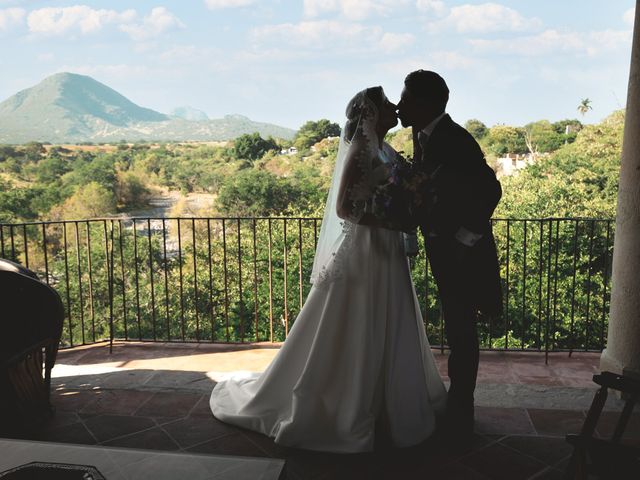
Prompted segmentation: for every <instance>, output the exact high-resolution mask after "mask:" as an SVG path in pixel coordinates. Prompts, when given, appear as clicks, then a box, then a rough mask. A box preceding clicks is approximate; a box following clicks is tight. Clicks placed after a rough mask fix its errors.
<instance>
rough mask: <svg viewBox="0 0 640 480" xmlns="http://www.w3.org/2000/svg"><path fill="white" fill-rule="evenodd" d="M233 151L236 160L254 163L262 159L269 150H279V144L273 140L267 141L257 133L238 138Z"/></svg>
mask: <svg viewBox="0 0 640 480" xmlns="http://www.w3.org/2000/svg"><path fill="white" fill-rule="evenodd" d="M233 150H234V153H235V156H236V158H238V159H242V160H250V161H254V160H258V159H259V158H262V156H263V155H264V154H265V153H267V152H268V151H269V150H278V144H277V143H276V142H275V140H273V138H269V139H267V140H265V139H263V138H262V137H261V136H260V134H259V133H257V132H256V133H251V134H247V135H241V136H240V137H238V138H236V140H235V141H234V147H233Z"/></svg>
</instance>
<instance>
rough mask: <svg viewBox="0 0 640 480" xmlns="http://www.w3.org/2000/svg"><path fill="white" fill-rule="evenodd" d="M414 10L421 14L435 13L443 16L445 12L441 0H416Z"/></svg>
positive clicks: (445, 9) (445, 8)
mask: <svg viewBox="0 0 640 480" xmlns="http://www.w3.org/2000/svg"><path fill="white" fill-rule="evenodd" d="M416 8H417V9H418V10H420V11H421V12H426V13H435V14H436V15H438V16H440V15H444V14H445V13H446V11H447V7H446V6H445V4H444V2H443V1H442V0H416Z"/></svg>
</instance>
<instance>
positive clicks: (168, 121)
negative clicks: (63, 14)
mask: <svg viewBox="0 0 640 480" xmlns="http://www.w3.org/2000/svg"><path fill="white" fill-rule="evenodd" d="M194 111H195V109H193V110H191V111H189V112H188V113H189V115H184V113H183V112H182V111H181V112H180V113H183V115H184V116H186V117H188V118H180V117H179V116H169V115H165V114H163V113H160V112H156V111H154V110H151V109H148V108H144V107H140V106H138V105H136V104H135V103H133V102H131V101H130V100H128V99H127V98H126V97H124V96H123V95H121V94H120V93H118V92H116V91H115V90H113V89H112V88H110V87H108V86H107V85H104V84H103V83H100V82H98V81H96V80H94V79H93V78H91V77H88V76H85V75H77V74H73V73H57V74H55V75H51V76H50V77H47V78H45V79H44V80H43V81H42V82H40V83H39V84H37V85H35V86H34V87H31V88H27V89H26V90H22V91H20V92H18V93H16V94H15V95H12V96H11V97H9V98H8V99H6V100H5V101H3V102H2V103H0V143H26V142H30V141H39V142H51V143H78V142H114V141H120V140H123V139H125V140H129V141H136V140H149V141H154V140H155V141H158V140H161V141H188V140H192V141H218V140H229V139H232V138H235V137H237V136H239V135H242V134H245V133H253V132H258V133H260V135H261V136H262V137H268V136H273V137H277V138H283V139H291V138H293V135H294V133H295V132H294V131H293V130H291V129H288V128H284V127H280V126H277V125H273V124H269V123H260V122H254V121H252V120H250V119H249V118H247V117H244V116H241V115H227V116H225V117H224V118H221V119H206V118H205V117H203V116H196V115H194V114H193V112H194ZM189 118H199V120H191V119H189Z"/></svg>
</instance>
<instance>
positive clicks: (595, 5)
mask: <svg viewBox="0 0 640 480" xmlns="http://www.w3.org/2000/svg"><path fill="white" fill-rule="evenodd" d="M634 5H635V2H634V0H609V1H605V0H563V1H555V0H553V1H552V0H538V1H530V0H502V1H500V0H496V1H495V2H480V1H471V0H467V1H453V0H305V1H289V0H183V1H164V2H163V1H161V0H151V1H148V0H137V1H129V2H125V1H120V0H112V1H109V2H106V1H83V0H76V1H56V0H52V1H36V0H0V71H2V72H3V74H2V75H0V100H4V99H5V98H7V97H8V96H10V95H12V94H13V93H15V92H17V91H19V90H21V89H23V88H27V87H29V86H32V85H34V84H36V83H38V82H39V81H40V80H41V79H43V78H44V77H46V76H47V75H50V74H52V73H55V72H60V71H70V72H76V73H82V74H86V75H90V76H92V77H94V78H95V79H97V80H99V81H101V82H104V83H106V84H107V85H109V86H111V87H112V88H115V89H116V90H118V91H119V92H121V93H122V94H124V95H125V96H127V97H128V98H130V99H131V100H133V101H134V102H136V103H138V104H140V105H142V106H145V107H149V108H153V109H155V110H159V111H161V112H165V113H168V112H169V111H171V110H172V109H173V108H175V107H178V106H185V105H188V106H192V107H195V108H199V109H201V110H204V111H205V112H206V113H207V114H208V115H209V116H210V117H212V118H219V117H222V116H223V115H226V114H232V113H238V114H243V115H247V116H248V117H250V118H251V119H254V120H259V121H267V122H272V123H276V124H280V125H283V126H287V127H291V128H298V127H299V126H300V125H301V124H302V123H303V122H305V121H306V120H316V119H320V118H329V119H331V120H333V121H336V122H339V123H342V122H343V112H344V106H345V105H346V103H347V101H348V100H349V98H351V96H352V95H353V94H355V93H356V92H357V91H359V90H361V89H363V88H365V87H367V86H372V85H382V86H383V87H384V88H385V90H386V91H387V95H388V96H389V98H390V99H391V100H392V101H397V99H398V97H399V95H400V91H401V90H402V82H403V79H404V77H405V75H406V74H407V73H408V72H409V71H411V70H414V69H417V68H425V69H431V70H435V71H437V72H439V73H440V74H442V75H443V76H444V78H445V79H446V80H447V83H448V84H449V88H450V90H451V100H450V103H449V108H448V111H449V112H450V113H451V115H452V116H453V117H454V119H455V120H457V121H458V122H460V123H463V122H465V121H466V120H468V119H469V118H478V119H480V120H482V121H483V122H485V123H486V124H487V125H489V126H491V125H495V124H498V123H506V124H512V125H524V124H526V123H528V122H530V121H535V120H539V119H543V118H546V119H549V120H551V121H556V120H560V119H563V118H575V117H579V114H578V112H577V111H576V107H577V106H578V104H579V103H580V100H581V99H582V98H585V97H588V98H590V99H591V101H592V105H593V110H592V111H591V112H589V113H588V114H587V115H586V116H585V118H584V121H585V122H595V121H599V120H601V119H602V118H604V117H606V116H607V115H608V114H609V113H611V112H612V111H613V110H615V109H618V108H622V107H624V104H625V102H626V91H627V82H628V72H629V59H630V54H631V37H632V28H633V27H632V24H633V15H634V10H633V7H634Z"/></svg>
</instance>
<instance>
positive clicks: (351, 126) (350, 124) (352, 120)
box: [344, 86, 384, 141]
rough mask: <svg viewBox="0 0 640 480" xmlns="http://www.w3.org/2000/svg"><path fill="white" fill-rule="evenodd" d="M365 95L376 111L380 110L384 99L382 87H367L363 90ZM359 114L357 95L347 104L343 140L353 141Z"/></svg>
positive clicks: (359, 103)
mask: <svg viewBox="0 0 640 480" xmlns="http://www.w3.org/2000/svg"><path fill="white" fill-rule="evenodd" d="M365 95H366V96H367V98H368V99H369V100H371V102H373V104H374V105H375V106H376V108H377V109H378V110H379V109H380V107H382V101H383V99H384V90H382V87H380V86H377V87H369V88H367V89H366V90H365ZM361 113H362V100H361V97H360V93H358V94H356V96H355V97H353V98H352V99H351V100H350V101H349V103H348V104H347V111H346V116H347V122H346V123H345V125H344V138H345V140H347V141H351V140H352V139H353V136H354V135H355V134H356V128H357V127H358V122H359V121H360V115H361Z"/></svg>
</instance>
